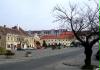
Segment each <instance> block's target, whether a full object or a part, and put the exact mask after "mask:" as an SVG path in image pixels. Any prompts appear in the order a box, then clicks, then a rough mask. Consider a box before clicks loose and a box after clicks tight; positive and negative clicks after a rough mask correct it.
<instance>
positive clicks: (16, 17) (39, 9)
mask: <svg viewBox="0 0 100 70" xmlns="http://www.w3.org/2000/svg"><path fill="white" fill-rule="evenodd" d="M69 2H70V3H71V4H74V3H77V4H80V5H81V6H82V4H83V3H90V4H91V2H90V1H88V0H0V26H3V25H6V27H13V26H16V25H19V26H20V27H21V28H23V29H24V30H48V29H59V23H53V21H54V20H55V18H54V16H53V8H54V7H55V6H57V5H62V6H64V7H68V6H69ZM80 5H79V6H80Z"/></svg>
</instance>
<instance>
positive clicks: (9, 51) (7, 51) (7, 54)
mask: <svg viewBox="0 0 100 70" xmlns="http://www.w3.org/2000/svg"><path fill="white" fill-rule="evenodd" d="M14 55H15V53H14V52H12V51H11V50H6V53H5V56H6V57H7V58H8V57H10V56H14Z"/></svg>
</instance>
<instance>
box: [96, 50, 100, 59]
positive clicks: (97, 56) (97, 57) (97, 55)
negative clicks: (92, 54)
mask: <svg viewBox="0 0 100 70" xmlns="http://www.w3.org/2000/svg"><path fill="white" fill-rule="evenodd" d="M99 53H100V50H98V52H97V53H96V59H97V60H99V56H100V54H99Z"/></svg>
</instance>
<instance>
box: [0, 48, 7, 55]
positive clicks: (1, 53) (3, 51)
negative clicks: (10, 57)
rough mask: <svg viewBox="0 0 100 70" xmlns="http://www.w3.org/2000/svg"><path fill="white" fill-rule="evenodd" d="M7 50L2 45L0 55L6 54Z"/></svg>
mask: <svg viewBox="0 0 100 70" xmlns="http://www.w3.org/2000/svg"><path fill="white" fill-rule="evenodd" d="M5 52H6V49H5V48H4V47H0V55H4V54H5Z"/></svg>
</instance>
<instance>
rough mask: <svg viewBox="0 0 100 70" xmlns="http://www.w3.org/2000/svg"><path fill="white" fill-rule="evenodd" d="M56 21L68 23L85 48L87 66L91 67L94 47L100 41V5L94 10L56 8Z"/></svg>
mask: <svg viewBox="0 0 100 70" xmlns="http://www.w3.org/2000/svg"><path fill="white" fill-rule="evenodd" d="M54 13H56V15H55V18H56V20H55V21H60V22H61V23H66V25H68V29H70V31H72V32H73V33H74V35H75V37H76V39H77V40H78V41H79V42H80V43H81V45H82V46H84V49H85V51H84V53H85V55H86V59H85V66H84V67H89V66H91V56H92V47H93V46H94V44H95V43H96V42H98V41H99V4H98V3H96V8H95V9H92V8H91V7H90V6H88V5H86V7H85V9H82V8H78V7H77V5H71V4H70V10H69V9H65V8H63V7H60V6H56V7H54Z"/></svg>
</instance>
